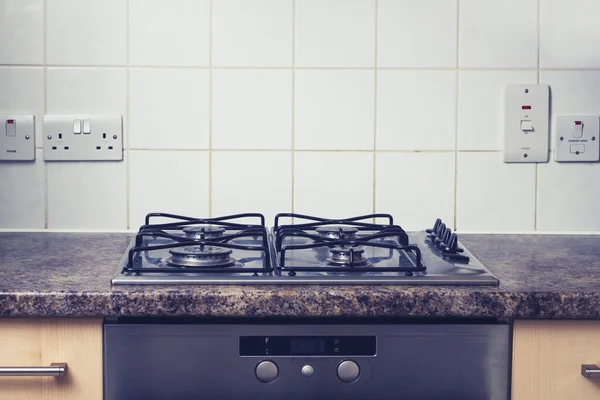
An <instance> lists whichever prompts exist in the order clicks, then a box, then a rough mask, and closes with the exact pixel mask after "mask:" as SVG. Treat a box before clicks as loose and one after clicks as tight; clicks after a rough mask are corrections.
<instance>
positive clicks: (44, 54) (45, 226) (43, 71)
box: [35, 0, 48, 229]
mask: <svg viewBox="0 0 600 400" xmlns="http://www.w3.org/2000/svg"><path fill="white" fill-rule="evenodd" d="M47 3H48V1H47V0H44V1H43V3H42V8H43V16H42V18H43V20H42V30H43V35H42V40H43V44H42V46H43V47H42V62H43V68H42V79H43V82H44V83H43V84H44V115H45V114H46V113H47V112H48V76H47V70H46V58H47V55H46V53H47V50H46V47H47V40H46V30H47V27H48V22H47V8H48V4H47ZM41 117H42V121H40V124H39V125H40V126H41V125H42V123H43V118H44V117H43V116H41ZM36 125H38V124H36ZM35 133H36V135H37V133H38V132H37V130H36V132H35ZM43 133H44V132H43V129H42V135H40V137H41V138H42V140H41V142H42V143H43V142H44V135H43ZM42 143H40V144H42ZM36 147H37V145H36ZM42 148H43V145H42ZM36 153H37V151H36ZM42 153H43V150H42ZM36 159H37V154H36ZM36 162H37V161H36ZM44 229H48V163H46V162H45V163H44Z"/></svg>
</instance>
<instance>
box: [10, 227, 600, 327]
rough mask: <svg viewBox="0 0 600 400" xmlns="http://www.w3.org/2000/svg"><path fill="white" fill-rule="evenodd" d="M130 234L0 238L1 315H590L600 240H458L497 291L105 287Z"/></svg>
mask: <svg viewBox="0 0 600 400" xmlns="http://www.w3.org/2000/svg"><path fill="white" fill-rule="evenodd" d="M130 239H131V235H130V234H110V233H106V234H92V233H1V234H0V315H1V316H39V317H41V316H67V317H119V316H132V317H133V316H139V317H142V316H203V317H209V316H210V317H275V316H281V317H498V318H599V317H600V236H583V235H582V236H558V235H463V236H462V238H461V241H462V243H463V244H464V245H465V246H466V247H468V248H469V250H470V251H471V252H472V253H473V254H474V255H475V256H476V257H477V258H478V259H479V260H480V261H481V262H482V263H483V264H484V265H485V266H486V267H488V269H489V270H490V271H491V272H492V273H493V274H494V275H495V276H496V277H497V278H498V279H499V280H500V286H498V287H490V286H413V287H411V286H406V285H396V286H392V285H377V286H358V285H356V286H332V285H312V286H264V285H263V286H216V285H182V286H170V287H166V286H114V287H111V285H110V279H111V278H112V277H113V276H114V274H115V272H116V270H117V266H118V264H119V261H120V260H121V258H122V256H123V254H124V251H125V249H126V248H127V245H128V243H129V241H130Z"/></svg>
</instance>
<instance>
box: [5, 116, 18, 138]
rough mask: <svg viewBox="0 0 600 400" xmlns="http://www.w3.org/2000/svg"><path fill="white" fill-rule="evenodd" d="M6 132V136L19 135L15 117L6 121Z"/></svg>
mask: <svg viewBox="0 0 600 400" xmlns="http://www.w3.org/2000/svg"><path fill="white" fill-rule="evenodd" d="M4 132H5V133H6V136H10V137H15V136H17V121H15V120H14V119H7V120H6V121H5V122H4Z"/></svg>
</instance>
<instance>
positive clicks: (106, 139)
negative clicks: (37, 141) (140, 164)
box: [43, 115, 123, 161]
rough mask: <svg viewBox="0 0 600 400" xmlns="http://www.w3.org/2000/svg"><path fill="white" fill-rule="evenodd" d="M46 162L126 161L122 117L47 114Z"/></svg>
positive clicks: (45, 119)
mask: <svg viewBox="0 0 600 400" xmlns="http://www.w3.org/2000/svg"><path fill="white" fill-rule="evenodd" d="M43 127H44V160H46V161H102V160H109V161H120V160H123V120H122V118H121V116H120V115H44V123H43Z"/></svg>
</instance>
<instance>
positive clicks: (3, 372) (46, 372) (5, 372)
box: [0, 363, 67, 376]
mask: <svg viewBox="0 0 600 400" xmlns="http://www.w3.org/2000/svg"><path fill="white" fill-rule="evenodd" d="M66 373H67V363H52V364H50V366H49V367H0V376H63V375H65V374H66Z"/></svg>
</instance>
